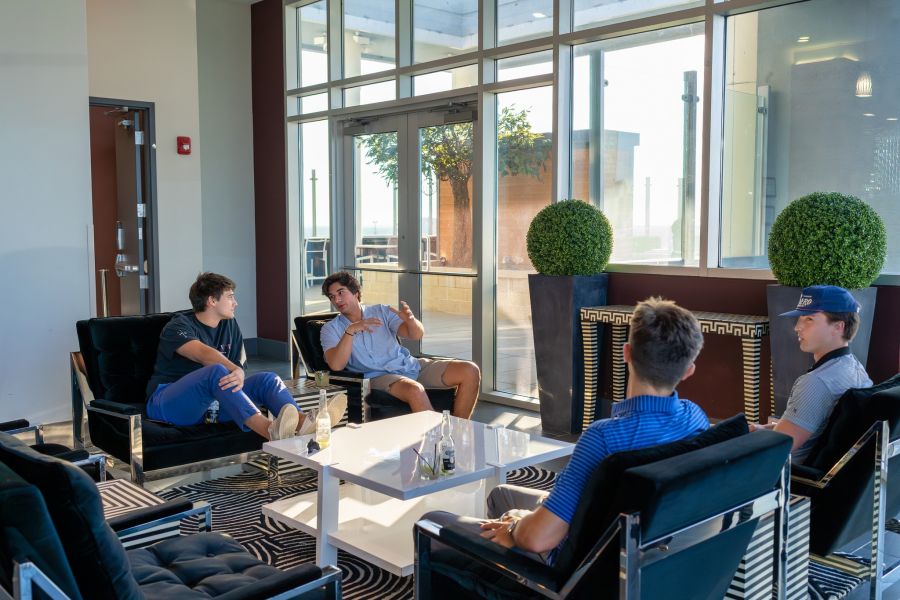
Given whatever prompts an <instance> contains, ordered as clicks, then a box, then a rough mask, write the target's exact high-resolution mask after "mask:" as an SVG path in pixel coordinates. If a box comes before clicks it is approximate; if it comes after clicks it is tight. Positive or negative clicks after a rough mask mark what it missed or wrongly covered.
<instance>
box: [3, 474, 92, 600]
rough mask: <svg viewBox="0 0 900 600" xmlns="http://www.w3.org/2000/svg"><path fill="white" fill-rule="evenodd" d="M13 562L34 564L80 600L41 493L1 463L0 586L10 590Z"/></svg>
mask: <svg viewBox="0 0 900 600" xmlns="http://www.w3.org/2000/svg"><path fill="white" fill-rule="evenodd" d="M13 561H15V562H18V563H20V564H21V563H24V562H32V563H34V564H35V566H36V567H37V568H38V569H40V570H41V571H42V572H43V573H44V574H45V575H46V576H47V577H49V578H50V579H51V580H52V581H53V583H55V584H56V585H57V586H59V588H60V589H61V590H62V591H63V592H65V593H66V595H67V596H69V598H72V600H80V598H81V594H80V593H79V591H78V586H77V585H76V584H75V577H74V575H73V574H72V570H71V569H70V568H69V562H68V560H67V559H66V555H65V552H64V551H63V547H62V543H61V542H60V540H59V536H57V535H56V528H55V527H54V526H53V522H52V520H51V519H50V513H49V512H48V511H47V505H46V503H45V502H44V498H43V497H42V496H41V492H40V491H39V490H38V489H37V488H36V487H35V486H33V485H31V484H30V483H27V482H25V480H24V479H22V478H21V477H20V476H19V475H17V474H16V473H15V472H14V471H13V470H12V469H10V468H9V467H8V466H6V465H5V464H4V463H2V462H0V585H2V586H3V588H4V589H5V590H6V591H7V592H10V593H12V591H13V590H12V576H13Z"/></svg>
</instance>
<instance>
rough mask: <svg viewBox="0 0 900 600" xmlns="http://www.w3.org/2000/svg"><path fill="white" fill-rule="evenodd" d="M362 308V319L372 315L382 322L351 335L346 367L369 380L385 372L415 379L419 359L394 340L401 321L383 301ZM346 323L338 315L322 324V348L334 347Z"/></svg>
mask: <svg viewBox="0 0 900 600" xmlns="http://www.w3.org/2000/svg"><path fill="white" fill-rule="evenodd" d="M362 309H363V318H364V319H365V318H369V317H375V318H376V319H380V320H381V322H382V323H383V325H382V326H381V327H375V328H374V329H373V331H371V332H367V331H360V332H359V333H357V334H356V335H354V336H353V349H352V350H351V351H350V360H349V361H348V362H347V367H346V368H347V369H348V370H350V371H354V372H356V373H363V374H364V375H365V376H366V377H367V378H369V379H371V378H373V377H379V376H381V375H387V374H391V375H402V376H403V377H409V378H410V379H415V378H417V377H418V376H419V370H420V367H419V361H418V360H416V359H415V357H413V356H411V355H410V353H409V350H407V349H406V348H404V347H403V346H401V345H400V343H399V342H398V341H397V330H398V329H400V326H401V325H403V320H402V319H401V318H400V317H398V316H397V315H395V314H394V313H393V312H392V311H391V308H390V307H389V306H387V305H386V304H375V305H373V306H363V307H362ZM349 326H350V320H349V319H347V317H345V316H344V315H340V314H339V315H338V316H336V317H335V318H333V319H332V320H331V321H329V322H327V323H325V325H323V326H322V331H321V333H320V334H319V339H321V340H322V350H323V351H324V350H330V349H331V348H334V347H335V346H337V345H338V342H340V341H341V336H342V335H344V331H345V330H346V329H347V327H349Z"/></svg>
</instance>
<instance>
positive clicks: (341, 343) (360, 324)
mask: <svg viewBox="0 0 900 600" xmlns="http://www.w3.org/2000/svg"><path fill="white" fill-rule="evenodd" d="M376 327H381V319H376V318H375V317H369V318H366V319H362V320H360V321H357V322H356V323H351V324H350V325H348V326H347V329H345V330H344V332H343V333H342V334H341V337H340V338H339V339H338V343H337V344H336V345H334V346H332V347H331V348H329V349H328V350H325V362H326V363H327V364H328V368H329V369H331V370H332V371H340V370H342V369H343V368H344V367H346V366H347V363H348V362H350V355H351V354H352V353H353V336H355V335H356V334H357V333H360V332H362V331H368V332H372V331H374V330H375V328H376ZM332 339H333V338H332Z"/></svg>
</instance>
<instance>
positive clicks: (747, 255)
mask: <svg viewBox="0 0 900 600" xmlns="http://www.w3.org/2000/svg"><path fill="white" fill-rule="evenodd" d="M732 5H733V3H730V2H727V1H718V0H616V1H613V0H561V2H557V3H554V2H552V1H551V0H528V1H527V2H523V1H522V0H515V1H514V0H494V2H493V3H492V4H491V3H486V2H476V1H475V0H460V1H459V2H444V1H439V0H413V1H412V2H409V3H405V2H401V3H396V2H394V1H393V0H365V1H364V0H344V1H342V2H337V1H332V2H329V1H326V0H320V1H318V2H306V1H302V2H297V3H296V4H288V5H287V6H286V13H285V14H286V19H285V39H286V44H287V49H286V53H285V64H286V69H287V72H286V80H287V87H288V92H287V96H286V102H287V107H288V113H287V114H288V118H287V120H288V123H289V125H291V126H298V127H300V128H301V132H300V135H299V139H300V140H301V141H300V142H299V143H297V144H295V145H294V146H295V152H294V154H295V155H294V156H290V157H289V158H290V161H289V163H290V164H289V168H290V178H291V181H290V182H289V185H290V186H294V188H296V190H297V191H296V194H295V195H294V196H292V202H294V201H296V202H297V203H298V204H297V208H296V209H295V210H296V211H297V212H298V214H299V212H302V213H303V216H302V229H301V225H300V223H301V219H300V217H299V216H298V217H297V218H295V219H293V218H292V223H293V222H294V221H296V225H293V224H292V225H291V227H293V228H295V229H296V232H294V233H293V234H292V237H291V239H292V242H291V243H292V246H296V247H297V250H296V252H297V253H298V254H299V253H300V252H306V254H305V255H304V258H303V260H302V261H300V259H297V260H298V261H299V262H298V264H302V265H304V267H303V268H304V275H303V277H306V276H307V275H309V276H311V277H312V278H313V279H312V281H311V284H314V282H315V277H316V273H318V271H316V268H317V267H316V264H318V263H315V260H316V256H318V255H315V254H314V252H315V251H314V250H311V249H307V248H305V245H307V244H311V243H312V240H315V239H317V238H329V239H333V238H334V233H335V232H333V231H332V226H331V223H328V224H327V227H328V229H327V230H325V229H322V228H323V227H326V224H325V223H326V222H325V221H322V220H321V219H322V216H321V215H323V214H325V211H324V210H323V209H324V207H323V206H322V204H321V202H322V199H323V198H325V197H327V196H330V201H331V204H330V210H329V211H327V212H328V213H329V216H330V217H333V216H335V215H336V217H335V218H337V219H341V220H343V219H345V218H346V217H348V216H349V215H352V214H353V211H352V208H347V207H352V206H355V205H353V204H352V203H354V202H363V203H364V204H363V209H362V213H364V214H363V216H362V217H361V219H362V222H360V223H359V224H358V226H359V229H358V234H359V243H358V244H357V245H358V246H360V248H357V249H356V250H357V252H358V256H338V254H336V252H335V249H334V248H330V254H329V256H328V259H327V261H328V262H327V263H326V264H329V265H330V266H331V267H332V268H333V267H336V266H344V265H354V264H355V262H354V261H356V260H357V259H366V258H367V256H371V255H372V254H371V252H374V250H372V251H368V250H366V249H365V248H363V246H366V245H379V246H380V247H382V250H383V252H382V254H383V256H380V257H377V258H376V257H373V258H372V259H371V260H373V261H375V260H383V261H385V262H389V261H390V260H391V256H392V253H391V252H390V251H389V250H388V247H389V246H390V245H391V240H390V238H391V237H394V236H398V235H399V236H402V235H403V234H404V232H405V231H404V229H403V228H404V227H408V226H407V225H403V223H404V220H403V217H402V216H401V218H400V221H399V222H397V221H396V220H395V219H394V217H392V216H391V212H390V210H388V207H389V206H392V200H391V197H392V194H393V192H392V191H391V190H390V189H388V188H386V187H385V185H383V184H384V182H383V181H381V182H379V181H377V178H378V175H377V172H376V173H375V174H373V173H372V172H371V165H368V164H367V163H366V162H365V158H364V156H363V155H361V154H357V155H356V156H355V158H354V159H352V160H356V161H357V163H358V164H357V165H356V167H355V168H356V169H357V170H356V174H355V175H354V176H353V177H358V178H359V179H360V182H364V184H365V185H366V186H368V187H364V188H363V189H364V190H365V193H366V194H369V193H370V192H371V193H372V194H375V193H376V192H378V193H379V194H381V195H382V196H384V198H383V199H382V200H380V201H378V202H381V204H379V206H381V207H382V208H381V209H378V210H376V209H372V210H369V211H368V212H367V210H368V209H366V208H365V206H366V204H365V203H368V202H375V203H376V204H377V202H376V200H375V199H373V198H370V197H368V196H367V197H366V198H365V199H363V200H360V199H357V198H354V197H353V194H352V193H351V194H348V193H347V191H348V188H347V186H346V182H343V181H339V180H338V179H335V178H334V175H331V174H329V175H328V176H322V177H320V170H322V171H323V173H324V172H325V171H324V170H326V169H331V170H333V171H334V172H341V173H345V172H346V165H343V164H338V165H334V164H332V165H329V166H327V167H326V166H325V164H324V159H323V157H325V156H331V157H335V156H336V155H337V154H336V151H335V149H334V146H335V144H337V143H339V140H336V139H334V136H335V132H336V131H338V130H339V128H340V127H343V126H345V125H346V124H348V123H365V122H367V119H368V118H370V117H372V118H381V117H385V116H388V114H389V113H392V112H396V111H407V112H410V113H411V112H414V111H423V112H426V113H427V112H428V111H433V110H445V111H447V110H451V109H453V110H456V108H454V107H455V106H456V103H461V104H462V103H468V104H466V105H467V106H472V107H474V108H475V110H474V111H473V115H476V113H481V114H477V115H476V116H473V117H472V118H474V119H475V121H474V122H473V127H474V129H473V130H474V135H473V140H472V149H473V154H474V156H475V157H478V158H476V160H479V159H480V160H481V162H482V164H480V165H476V167H475V168H474V169H473V171H474V173H473V176H472V179H471V180H470V182H469V184H468V185H469V186H470V190H471V191H470V193H471V202H472V204H471V206H472V211H473V212H472V216H471V218H472V236H473V238H472V261H473V268H474V273H473V274H472V275H471V278H470V280H468V281H469V282H470V284H471V290H470V291H466V292H464V293H465V294H467V295H466V296H465V297H466V300H465V301H464V303H466V302H467V303H469V304H468V305H467V306H466V308H465V309H462V308H461V309H460V310H461V311H462V313H465V314H463V315H462V317H463V318H462V319H460V320H459V323H462V321H463V320H465V318H466V317H467V316H468V315H471V319H470V321H469V322H468V323H467V326H464V325H452V326H448V327H447V328H446V329H445V331H444V333H445V334H446V335H447V336H450V335H451V334H452V335H457V336H458V337H464V336H470V337H471V338H472V339H474V340H476V342H477V343H476V345H475V348H474V352H473V354H472V356H473V358H474V359H475V360H477V361H478V362H479V364H480V366H481V367H482V370H483V372H484V373H485V375H486V377H485V388H484V392H485V393H486V394H488V395H489V396H490V395H491V394H494V395H495V396H497V397H506V396H509V395H517V396H520V397H521V396H535V395H536V391H535V384H534V380H533V375H532V373H533V370H534V365H533V362H534V361H533V358H532V356H531V348H532V340H531V333H530V317H529V314H528V310H529V309H528V306H529V304H528V302H527V287H526V286H525V281H526V275H527V273H528V272H530V271H531V265H530V264H529V262H528V259H527V254H526V252H525V251H524V232H525V231H526V230H527V225H528V222H529V220H530V218H531V216H532V215H533V214H534V213H535V212H536V211H537V210H538V209H539V208H540V207H541V206H544V205H546V204H547V203H550V202H553V201H556V200H558V199H561V198H567V197H575V198H581V199H584V200H586V201H589V202H592V203H594V204H595V205H597V206H599V207H601V208H602V209H603V210H604V212H606V214H607V216H608V217H609V218H610V220H611V221H612V223H613V227H614V236H615V244H614V250H613V257H612V264H611V268H612V269H613V270H624V271H634V272H643V273H660V274H670V275H679V274H686V275H688V274H689V275H691V276H712V277H753V278H768V277H771V273H770V272H769V271H768V263H767V260H766V244H767V241H768V232H769V230H770V228H771V225H772V222H773V220H774V219H775V217H776V216H777V215H778V213H779V212H780V211H781V210H782V209H783V208H784V207H785V206H786V205H787V204H788V203H789V202H791V201H792V200H793V199H795V198H797V197H799V196H802V195H804V194H807V193H809V192H812V191H817V190H826V191H827V190H837V191H841V192H846V193H850V194H853V195H856V196H858V197H860V198H862V199H863V200H864V201H865V202H867V203H869V204H870V205H871V206H873V207H874V208H875V210H876V211H878V212H879V214H881V215H882V217H883V218H884V219H885V222H886V225H887V230H888V259H887V263H886V265H885V268H884V275H883V278H882V280H881V281H880V282H882V283H897V282H900V209H898V206H900V184H895V179H897V175H896V174H897V172H898V170H897V169H896V168H895V166H896V165H895V163H897V162H900V151H898V148H900V141H898V140H900V124H898V123H900V114H895V113H897V111H896V110H895V108H894V105H895V104H896V103H895V102H894V98H896V97H897V93H895V88H900V69H897V68H896V66H895V62H896V61H895V60H894V57H895V56H896V54H897V53H896V52H895V50H896V49H897V45H898V44H900V42H898V41H897V40H900V5H898V3H896V2H893V1H890V0H858V1H855V2H847V1H842V0H806V1H800V2H794V1H787V0H785V1H784V2H770V1H769V0H759V2H758V4H754V2H753V0H750V1H749V2H741V3H740V6H739V7H738V10H736V11H734V13H732V9H731V6H732ZM554 6H556V7H558V10H559V14H558V15H555V14H554ZM648 17H651V18H648ZM391 102H396V104H390V103H391ZM488 113H489V115H488ZM486 116H489V118H487V119H485V117H486ZM323 119H327V127H325V126H323V125H322V124H320V125H316V124H315V123H318V122H322V123H323V124H324V122H325V121H323ZM511 119H518V123H519V125H520V133H522V134H525V135H526V136H530V139H532V140H533V141H534V144H533V145H534V146H535V147H536V148H538V147H539V148H538V149H543V150H546V152H547V154H546V157H542V162H539V163H534V164H532V167H531V168H529V169H524V170H520V171H515V169H519V168H520V167H521V164H520V161H519V160H518V159H513V158H512V156H511V154H510V153H511V152H512V151H513V150H514V149H516V148H517V147H518V146H517V145H516V144H507V143H506V142H508V140H509V138H508V137H507V133H508V131H507V128H508V126H509V120H511ZM495 122H496V126H495V125H494V123H495ZM307 125H309V126H308V127H307ZM429 126H430V125H429ZM291 131H293V130H291ZM329 131H330V132H331V135H330V136H329ZM417 131H418V130H417ZM435 131H436V130H435ZM419 135H420V138H419V141H418V142H415V141H414V137H413V136H412V134H411V136H410V139H408V140H406V142H405V143H406V144H408V145H412V144H414V143H420V144H421V143H423V142H422V139H424V138H422V137H421V136H424V135H425V134H424V133H423V132H422V131H419ZM326 149H327V151H326ZM332 160H335V159H334V158H332ZM336 160H338V162H339V163H340V162H341V161H348V160H351V158H349V153H348V156H346V157H345V156H343V154H341V155H339V156H337V159H336ZM316 161H319V162H320V163H321V164H318V165H317V166H315V167H313V166H312V165H313V164H314V163H316ZM408 167H409V168H410V169H413V165H411V164H410V165H408ZM420 167H421V169H420V172H419V174H418V177H420V178H421V181H417V182H416V185H417V186H419V187H418V190H419V191H416V192H410V198H411V199H412V201H418V202H420V205H419V210H420V211H421V217H422V222H421V224H420V225H421V227H422V230H423V231H424V232H426V233H424V234H423V239H424V240H425V242H424V244H425V246H424V247H423V248H422V249H420V252H421V257H420V259H422V260H423V264H428V265H429V267H430V269H431V270H430V271H429V272H428V273H427V274H425V275H421V277H422V286H423V288H422V289H423V290H426V291H425V292H423V294H424V295H423V297H422V300H423V305H424V306H425V307H426V308H425V312H426V313H427V315H428V318H429V319H430V320H432V321H433V322H435V323H437V322H438V321H439V320H440V318H441V317H440V315H439V314H438V313H439V312H440V311H441V310H443V309H445V308H447V306H448V305H445V304H442V302H441V301H438V300H434V298H435V296H434V294H433V290H431V288H434V289H437V287H439V283H438V282H439V279H438V277H440V276H443V274H438V273H437V271H436V270H437V269H440V268H452V269H456V268H466V266H465V265H463V266H459V265H455V264H450V257H449V256H447V255H446V254H445V253H444V250H445V249H446V245H444V246H440V247H439V248H438V250H437V251H435V244H436V243H438V244H444V242H445V240H440V242H437V241H435V240H433V239H432V238H433V236H443V235H444V233H443V231H442V230H441V228H443V227H444V219H445V218H446V216H445V215H444V214H443V213H440V209H438V208H435V207H434V206H433V205H432V203H433V202H434V198H435V197H436V194H437V193H440V194H445V193H446V194H449V196H445V198H446V197H451V196H452V193H451V192H452V190H450V191H447V192H444V191H443V188H442V187H441V186H444V187H446V186H447V185H448V182H446V181H441V182H440V183H438V181H437V180H438V179H439V178H437V177H436V175H435V174H434V173H429V169H428V168H427V166H423V165H420ZM313 168H315V179H316V187H315V188H313V187H312V181H313V173H312V171H313ZM367 170H368V172H367ZM514 171H515V172H514ZM367 178H368V179H367ZM373 178H374V179H373ZM429 178H430V179H429ZM370 179H371V181H370ZM429 185H430V186H431V187H430V188H429V187H428V186H429ZM382 188H384V189H382ZM313 189H315V197H316V202H315V203H313V202H312V200H311V197H312V196H313ZM428 189H430V190H431V191H430V194H431V195H430V196H428V193H429V192H428V191H427V190H428ZM378 190H381V191H378ZM435 190H438V192H436V191H435ZM413 196H415V197H413ZM301 203H302V211H301V210H300V208H301ZM313 204H315V206H316V219H315V221H316V227H315V229H314V230H313V229H311V227H312V221H313V218H312V205H313ZM372 206H375V204H373V205H372ZM376 221H377V224H376ZM339 222H340V221H339ZM439 224H440V225H439ZM389 225H390V227H389ZM417 226H418V225H417ZM429 228H430V229H429ZM388 229H390V231H388ZM379 236H380V237H381V238H384V239H383V240H380V241H379V240H375V238H377V237H379ZM293 240H297V241H296V242H295V241H293ZM307 240H310V241H309V242H307ZM372 240H375V241H373V242H372V244H367V243H366V242H367V241H372ZM342 243H343V242H342ZM410 243H412V242H410ZM349 247H351V248H352V244H351V245H350V246H349ZM310 248H311V246H310ZM365 252H370V254H369V255H367V254H365ZM407 252H408V253H411V252H414V246H412V245H410V246H409V247H408V249H407ZM310 257H312V260H311V259H310ZM442 259H447V261H448V262H447V263H442ZM453 260H455V258H454V259H453ZM292 264H293V262H292ZM376 265H377V263H376ZM376 275H380V273H376ZM367 277H370V279H371V278H372V277H374V276H369V275H367ZM370 283H373V284H374V282H373V281H367V288H369V284H370ZM383 283H384V284H385V285H386V286H387V288H386V289H390V290H394V291H388V292H385V294H386V296H385V298H388V297H390V298H391V300H392V301H393V300H395V299H396V295H397V292H396V287H397V285H398V284H397V283H396V282H395V281H394V282H391V281H386V282H383ZM304 285H306V284H305V280H304ZM400 285H401V286H402V285H403V284H402V283H401V284H400ZM454 285H455V284H454ZM291 289H292V294H294V291H293V290H295V289H296V287H295V286H292V288H291ZM461 293H462V292H455V294H456V296H457V297H458V298H462V296H461V295H460V294H461ZM373 295H377V294H375V292H374V290H373ZM429 298H431V299H430V300H429ZM469 298H471V300H469ZM376 299H377V298H375V297H370V298H369V300H370V301H372V300H376ZM294 306H295V303H294V300H293V296H292V307H294ZM302 306H303V310H313V309H314V308H315V304H314V303H308V304H303V305H302ZM447 322H449V321H447ZM436 339H440V338H436ZM447 339H448V340H449V339H450V338H449V337H448V338H447ZM428 343H431V342H430V341H429V342H426V349H427V350H428V351H429V352H430V351H434V348H430V349H429V348H427V344H428Z"/></svg>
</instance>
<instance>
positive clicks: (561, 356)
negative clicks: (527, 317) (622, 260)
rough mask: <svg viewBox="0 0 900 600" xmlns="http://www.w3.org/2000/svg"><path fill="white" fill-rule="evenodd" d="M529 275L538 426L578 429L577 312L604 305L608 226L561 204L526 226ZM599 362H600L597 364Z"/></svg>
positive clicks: (580, 365) (588, 211)
mask: <svg viewBox="0 0 900 600" xmlns="http://www.w3.org/2000/svg"><path fill="white" fill-rule="evenodd" d="M526 243H527V247H528V257H529V258H530V259H531V263H532V264H533V265H534V268H535V269H536V270H537V272H538V273H537V274H532V275H529V276H528V289H529V293H530V296H531V316H532V331H533V334H534V354H535V361H536V362H537V378H538V388H539V395H540V403H541V426H542V428H543V430H544V431H546V432H548V433H574V432H577V431H580V430H581V418H582V406H583V397H584V361H583V355H582V342H581V325H580V319H579V314H580V309H581V308H582V307H585V306H602V305H604V304H606V290H607V285H608V276H607V274H606V273H603V270H604V269H605V268H606V264H607V263H608V262H609V255H610V254H611V252H612V227H610V224H609V221H608V220H607V219H606V217H605V216H604V215H603V213H602V212H600V211H599V210H598V209H597V208H595V207H593V206H591V205H590V204H587V203H586V202H582V201H581V200H562V201H559V202H556V203H554V204H551V205H550V206H547V207H546V208H544V209H543V210H541V211H540V212H539V213H538V214H537V215H535V217H534V219H533V220H532V221H531V225H529V227H528V236H527V239H526ZM598 364H599V361H598Z"/></svg>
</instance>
